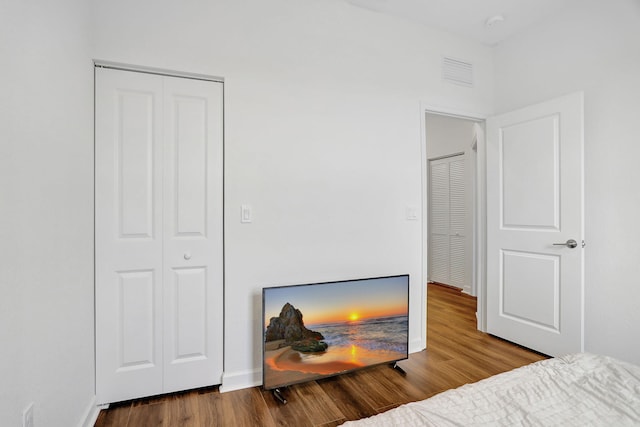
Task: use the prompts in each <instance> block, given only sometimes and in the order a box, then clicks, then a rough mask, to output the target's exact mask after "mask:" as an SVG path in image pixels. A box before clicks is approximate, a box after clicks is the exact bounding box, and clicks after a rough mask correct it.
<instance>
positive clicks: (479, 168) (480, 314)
mask: <svg viewBox="0 0 640 427" xmlns="http://www.w3.org/2000/svg"><path fill="white" fill-rule="evenodd" d="M427 113H429V114H437V115H442V116H448V117H453V118H458V119H465V120H471V121H474V122H476V123H478V124H479V125H480V126H481V127H482V135H481V137H480V138H478V137H477V136H476V140H475V141H472V142H473V145H475V148H476V156H475V168H476V171H475V179H474V187H475V197H474V200H473V202H474V207H473V216H474V218H473V221H472V222H473V233H472V238H473V254H472V266H473V271H472V275H471V276H472V278H473V280H474V283H472V288H475V289H476V293H477V298H478V303H477V312H476V317H477V328H478V330H480V331H482V332H486V271H487V268H486V267H487V266H486V224H487V221H486V214H487V210H486V206H487V205H486V141H485V138H484V129H485V121H486V119H487V117H489V114H487V113H478V112H470V111H465V110H461V109H458V108H449V107H443V106H438V105H434V104H432V103H429V102H420V153H421V157H420V169H421V179H422V182H421V195H420V196H421V199H422V239H421V242H422V245H421V246H422V251H421V252H422V257H421V260H420V262H421V264H422V278H423V280H422V284H423V286H422V293H423V295H422V314H423V318H424V319H425V321H424V322H422V325H423V328H424V332H423V334H422V336H423V337H424V340H425V341H424V347H426V344H427V342H426V336H427V334H426V332H427V330H426V325H427V322H426V317H427V316H426V315H427V286H426V280H427V277H429V275H428V273H429V271H428V262H427V257H428V252H427V251H428V248H429V216H428V212H429V211H428V208H429V206H428V203H429V197H428V190H429V161H428V159H427V144H428V141H427V133H426V130H427V124H426V116H425V115H426V114H427Z"/></svg>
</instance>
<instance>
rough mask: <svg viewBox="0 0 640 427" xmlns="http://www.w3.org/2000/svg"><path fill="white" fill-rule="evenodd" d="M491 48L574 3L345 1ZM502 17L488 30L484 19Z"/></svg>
mask: <svg viewBox="0 0 640 427" xmlns="http://www.w3.org/2000/svg"><path fill="white" fill-rule="evenodd" d="M345 1H346V2H348V3H350V4H352V5H355V6H357V7H362V8H365V9H369V10H373V11H376V12H380V13H385V14H388V15H393V16H397V17H400V18H403V19H408V20H411V21H414V22H418V23H421V24H425V25H428V26H430V27H435V28H439V29H441V30H444V31H447V32H449V33H453V34H457V35H460V36H463V37H467V38H471V39H474V40H476V41H479V42H481V43H483V44H486V45H489V46H493V45H495V44H497V43H500V42H501V41H503V40H505V39H507V38H509V37H511V36H514V35H516V34H518V33H519V32H521V31H523V30H525V29H526V28H527V27H529V26H531V25H532V24H535V23H536V22H539V21H542V20H544V19H545V18H547V17H549V16H551V15H552V14H553V13H555V12H557V11H559V10H561V9H564V8H566V7H568V6H570V5H571V4H579V2H578V1H577V0H345ZM496 15H502V16H503V17H504V21H502V22H499V23H496V24H495V25H492V26H490V27H487V25H485V23H486V21H487V19H489V18H491V17H494V16H496Z"/></svg>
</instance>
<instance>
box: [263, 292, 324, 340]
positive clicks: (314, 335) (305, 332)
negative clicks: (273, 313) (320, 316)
mask: <svg viewBox="0 0 640 427" xmlns="http://www.w3.org/2000/svg"><path fill="white" fill-rule="evenodd" d="M323 339H324V337H323V336H322V334H321V333H320V332H315V331H311V330H309V329H307V328H306V327H305V326H304V322H303V321H302V312H300V310H298V309H297V308H295V307H294V306H292V305H291V304H289V303H286V304H285V305H284V306H283V307H282V310H281V311H280V315H279V316H278V317H272V318H271V319H270V321H269V326H267V330H266V332H265V338H264V340H265V342H269V341H277V340H284V342H285V344H286V345H291V346H292V348H294V349H295V350H298V351H303V352H318V351H324V350H326V349H327V347H328V345H327V344H326V343H325V342H321V341H320V340H323Z"/></svg>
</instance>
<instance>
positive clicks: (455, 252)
mask: <svg viewBox="0 0 640 427" xmlns="http://www.w3.org/2000/svg"><path fill="white" fill-rule="evenodd" d="M429 166H430V167H429V170H430V180H429V182H430V191H429V195H430V198H429V208H430V214H429V230H430V231H429V237H430V239H429V280H431V281H433V282H438V283H445V284H447V285H451V286H456V287H459V288H465V289H467V288H469V284H465V244H466V243H465V216H466V210H465V191H464V187H465V169H464V155H457V156H453V157H447V158H443V159H437V160H431V161H430V162H429Z"/></svg>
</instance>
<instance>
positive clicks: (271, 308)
mask: <svg viewBox="0 0 640 427" xmlns="http://www.w3.org/2000/svg"><path fill="white" fill-rule="evenodd" d="M262 314H263V319H264V340H263V344H264V346H263V371H262V372H263V377H262V379H263V386H264V388H265V389H268V390H270V389H276V388H278V387H284V386H287V385H291V384H295V383H299V382H303V381H310V380H315V379H318V378H323V377H328V376H332V375H336V374H340V373H344V372H348V371H352V370H355V369H360V368H363V367H366V366H373V365H379V364H382V363H393V362H396V361H398V360H402V359H406V358H407V357H408V339H409V275H400V276H390V277H376V278H370V279H358V280H345V281H339V282H328V283H314V284H305V285H293V286H278V287H270V288H263V290H262Z"/></svg>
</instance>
